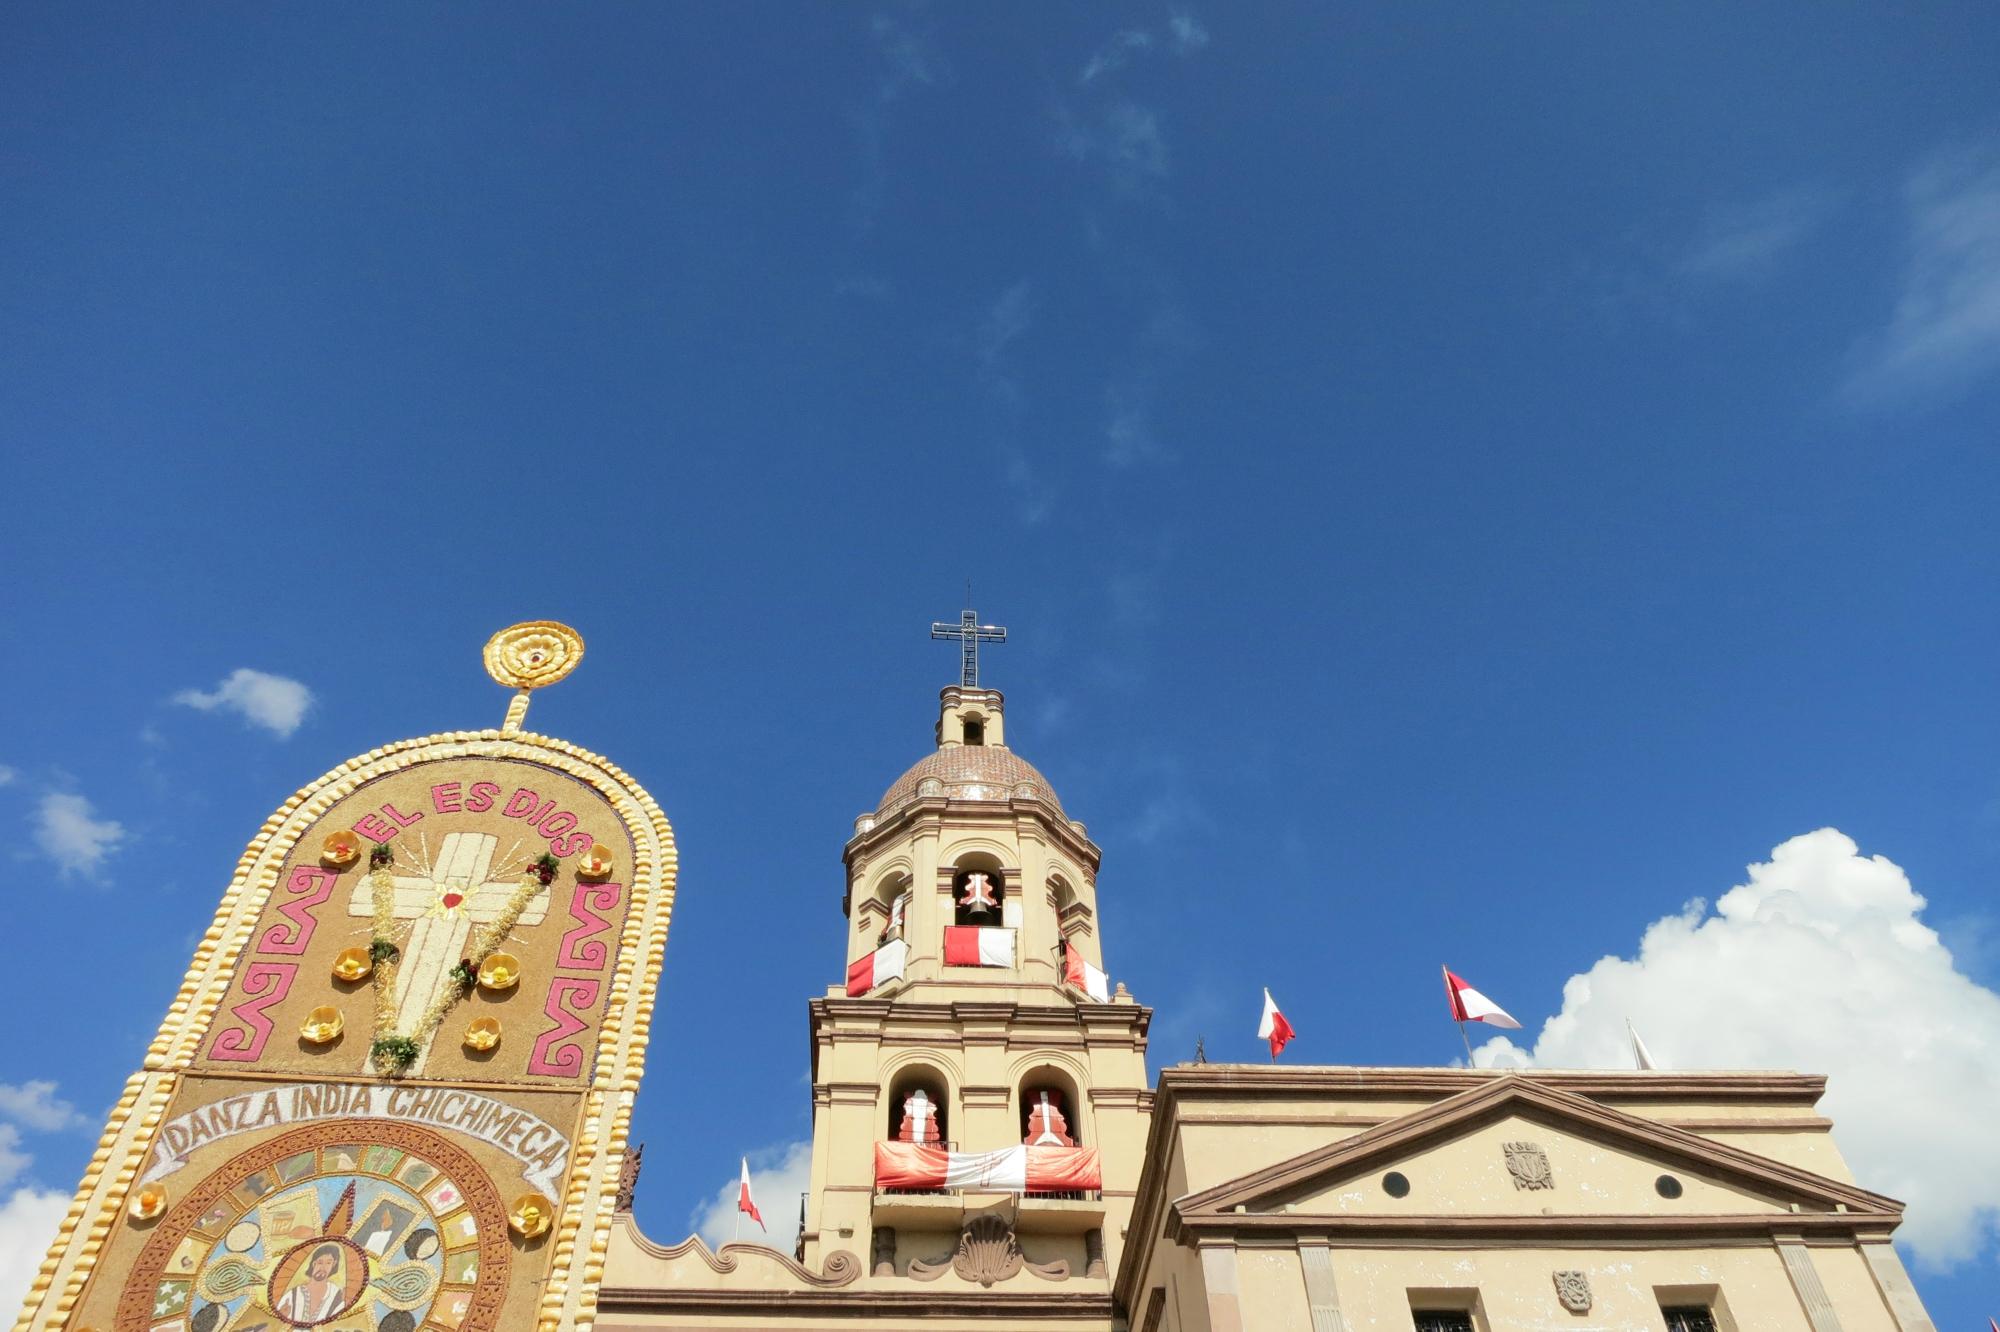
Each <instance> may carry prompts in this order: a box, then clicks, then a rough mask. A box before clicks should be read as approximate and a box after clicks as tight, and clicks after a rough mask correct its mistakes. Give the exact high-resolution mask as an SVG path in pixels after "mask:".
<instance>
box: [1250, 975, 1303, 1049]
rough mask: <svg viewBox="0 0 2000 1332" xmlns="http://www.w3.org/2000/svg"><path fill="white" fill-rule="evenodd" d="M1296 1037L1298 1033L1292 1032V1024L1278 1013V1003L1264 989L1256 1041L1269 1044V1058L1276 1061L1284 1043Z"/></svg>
mask: <svg viewBox="0 0 2000 1332" xmlns="http://www.w3.org/2000/svg"><path fill="white" fill-rule="evenodd" d="M1296 1035H1298V1033H1297V1032H1295V1031H1293V1030H1292V1024H1291V1023H1289V1022H1287V1021H1286V1020H1285V1015H1284V1014H1283V1013H1280V1012H1279V1011H1278V1001H1277V1000H1276V999H1273V998H1272V997H1271V991H1270V990H1269V989H1268V988H1267V989H1265V991H1264V1016H1263V1017H1262V1018H1261V1019H1259V1020H1258V1023H1257V1039H1259V1040H1263V1041H1269V1042H1270V1043H1271V1058H1273V1059H1276V1058H1277V1057H1278V1052H1279V1051H1280V1050H1283V1049H1284V1048H1285V1042H1286V1041H1289V1040H1291V1039H1292V1037H1294V1036H1296Z"/></svg>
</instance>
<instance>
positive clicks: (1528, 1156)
mask: <svg viewBox="0 0 2000 1332" xmlns="http://www.w3.org/2000/svg"><path fill="white" fill-rule="evenodd" d="M1500 1150H1501V1151H1503V1152H1505V1153H1506V1154H1507V1173H1508V1174H1510V1175H1512V1176H1513V1177H1514V1187H1515V1188H1517V1189H1552V1188H1554V1187H1555V1186H1556V1177H1555V1173H1554V1172H1553V1171H1551V1170H1550V1169H1549V1154H1548V1153H1547V1152H1545V1151H1543V1150H1542V1149H1541V1146H1540V1145H1539V1144H1537V1143H1532V1142H1503V1143H1501V1144H1500Z"/></svg>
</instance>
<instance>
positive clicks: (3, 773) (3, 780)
mask: <svg viewBox="0 0 2000 1332" xmlns="http://www.w3.org/2000/svg"><path fill="white" fill-rule="evenodd" d="M20 775H21V774H20V773H19V772H16V771H15V770H14V769H12V768H10V767H8V766H7V765H6V764H4V763H0V786H12V785H13V784H14V781H15V779H16V778H18V777H19V776H20Z"/></svg>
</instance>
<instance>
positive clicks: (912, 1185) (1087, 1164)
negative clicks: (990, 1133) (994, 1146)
mask: <svg viewBox="0 0 2000 1332" xmlns="http://www.w3.org/2000/svg"><path fill="white" fill-rule="evenodd" d="M875 1187H877V1188H881V1189H985V1190H990V1191H992V1192H995V1193H1055V1192H1061V1191H1067V1190H1071V1189H1101V1188H1103V1187H1104V1167H1103V1165H1102V1162H1101V1160H1100V1158H1099V1157H1098V1154H1097V1149H1096V1148H1095V1147H1002V1148H1001V1149H1000V1150H998V1151H994V1152H954V1151H949V1150H947V1149H945V1148H943V1147H920V1146H918V1145H917V1144H915V1143H910V1142H878V1143H876V1144H875Z"/></svg>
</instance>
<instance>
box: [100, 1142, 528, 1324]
mask: <svg viewBox="0 0 2000 1332" xmlns="http://www.w3.org/2000/svg"><path fill="white" fill-rule="evenodd" d="M509 1253H510V1246H509V1244H508V1241H507V1211H506V1206H505V1204H504V1203H502V1202H501V1200H500V1196H499V1194H498V1193H496V1192H495V1191H494V1189H493V1186H492V1185H491V1184H490V1183H489V1182H488V1181H487V1178H486V1176H485V1173H484V1172H483V1171H481V1170H480V1168H479V1166H478V1163H477V1162H475V1161H474V1160H473V1159H472V1158H471V1157H470V1156H469V1155H467V1154H466V1153H465V1152H464V1151H463V1150H462V1149H460V1148H458V1147H456V1146H454V1145H453V1144H451V1143H450V1142H448V1141H446V1140H445V1139H444V1138H443V1137H441V1136H440V1135H438V1134H436V1133H432V1132H429V1131H428V1130H425V1129H420V1128H417V1127H415V1126H413V1125H410V1124H400V1123H393V1122H387V1121H382V1120H365V1119H364V1120H348V1121H345V1122H342V1123H334V1124H315V1125H312V1126H309V1127H306V1128H300V1129H295V1130H293V1131H292V1132H290V1133H285V1134H282V1135H280V1136H279V1137H276V1138H273V1139H272V1140H271V1141H269V1142H266V1143H264V1144H262V1145H261V1146H258V1147H255V1148H252V1149H251V1150H250V1151H248V1152H245V1153H244V1154H242V1155H241V1156H238V1157H237V1158H236V1159H235V1160H233V1161H231V1162H229V1163H228V1164H227V1165H225V1166H224V1167H222V1168H221V1169H220V1170H217V1171H216V1172H215V1173H213V1174H211V1175H210V1176H209V1177H208V1178H207V1179H205V1180H203V1181H202V1182H201V1183H200V1184H199V1185H197V1186H196V1187H195V1188H194V1189H193V1190H192V1191H191V1192H189V1193H188V1194H187V1195H186V1197H184V1198H183V1199H182V1200H181V1201H180V1203H179V1205H177V1206H176V1207H175V1208H174V1209H173V1210H172V1211H171V1212H169V1213H168V1214H167V1215H166V1217H164V1218H163V1219H162V1220H161V1221H160V1223H159V1225H158V1226H156V1227H155V1228H154V1230H153V1233H152V1235H151V1236H150V1237H149V1238H148V1239H147V1241H146V1245H145V1248H144V1249H142V1250H141V1251H140V1254H139V1260H138V1262H137V1263H136V1264H135V1265H134V1269H133V1279H132V1280H131V1281H130V1282H129V1283H128V1284H127V1285H126V1287H125V1291H124V1294H123V1295H122V1296H120V1298H119V1302H118V1327H119V1328H120V1330H121V1332H125V1330H126V1329H134V1330H136V1329H144V1330H145V1332H284V1330H285V1329H288V1328H300V1329H304V1328H312V1329H319V1330H320V1332H379V1330H380V1329H383V1328H392V1329H399V1330H400V1332H417V1330H418V1329H424V1330H425V1332H486V1329H489V1328H491V1327H492V1326H493V1322H494V1319H495V1316H496V1315H497V1314H498V1312H499V1308H500V1303H501V1301H502V1300H503V1299H504V1298H505V1296H506V1293H507V1263H508V1256H509Z"/></svg>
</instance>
